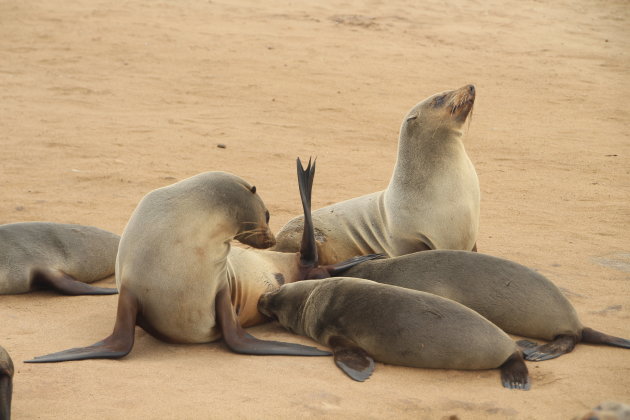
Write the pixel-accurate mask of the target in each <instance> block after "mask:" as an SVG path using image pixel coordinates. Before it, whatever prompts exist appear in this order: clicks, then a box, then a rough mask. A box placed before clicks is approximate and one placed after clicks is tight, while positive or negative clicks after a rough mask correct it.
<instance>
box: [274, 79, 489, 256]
mask: <svg viewBox="0 0 630 420" xmlns="http://www.w3.org/2000/svg"><path fill="white" fill-rule="evenodd" d="M474 100H475V88H474V86H473V85H467V86H464V87H462V88H460V89H457V90H454V91H448V92H443V93H438V94H436V95H433V96H431V97H429V98H427V99H425V100H424V101H422V102H420V103H419V104H417V105H416V106H414V107H413V108H412V109H411V110H410V111H409V113H408V114H407V116H406V117H405V119H404V121H403V123H402V127H401V129H400V138H399V142H398V158H397V161H396V167H395V169H394V174H393V176H392V178H391V181H390V183H389V185H388V187H387V189H385V190H384V191H380V192H377V193H373V194H369V195H365V196H362V197H358V198H354V199H351V200H348V201H344V202H341V203H337V204H333V205H330V206H327V207H324V208H321V209H319V210H316V211H315V212H313V223H314V226H315V237H316V239H317V246H318V252H319V262H320V264H322V265H327V264H334V263H336V262H338V261H342V260H346V259H349V258H351V257H353V256H355V255H366V254H374V253H383V254H386V255H387V256H390V257H395V256H399V255H405V254H410V253H412V252H416V251H423V250H427V249H461V250H467V251H470V250H474V249H476V247H475V241H476V237H477V229H478V224H479V181H478V179H477V173H476V172H475V168H474V166H473V164H472V162H471V161H470V159H469V158H468V155H467V154H466V150H465V149H464V144H463V142H462V135H463V133H462V127H463V125H464V122H465V121H466V119H467V117H468V115H469V113H470V110H471V109H472V107H473V103H474ZM302 229H303V227H302V217H298V218H295V219H293V220H291V221H289V223H287V224H286V226H284V227H283V228H282V229H281V230H280V232H279V233H278V235H277V242H278V243H277V245H276V247H275V248H274V250H276V251H281V252H294V251H297V250H298V249H299V243H300V242H299V240H300V236H301V234H302Z"/></svg>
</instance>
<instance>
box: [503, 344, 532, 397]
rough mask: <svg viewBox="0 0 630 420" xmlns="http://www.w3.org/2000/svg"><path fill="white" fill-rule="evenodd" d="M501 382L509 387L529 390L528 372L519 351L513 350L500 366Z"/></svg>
mask: <svg viewBox="0 0 630 420" xmlns="http://www.w3.org/2000/svg"><path fill="white" fill-rule="evenodd" d="M500 369H501V383H502V384H503V386H504V387H506V388H510V389H522V390H523V391H529V389H530V388H531V384H530V382H529V372H528V371H527V366H526V365H525V361H524V360H523V356H522V355H521V352H520V351H516V352H514V354H512V355H511V356H510V357H509V358H508V359H507V360H506V361H505V363H503V364H502V365H501V367H500Z"/></svg>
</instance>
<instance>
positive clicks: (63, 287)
mask: <svg viewBox="0 0 630 420" xmlns="http://www.w3.org/2000/svg"><path fill="white" fill-rule="evenodd" d="M119 240H120V237H119V236H118V235H115V234H113V233H111V232H107V231H105V230H102V229H98V228H95V227H92V226H81V225H74V224H63V223H48V222H23V223H11V224H7V225H2V226H0V295H6V294H18V293H26V292H29V291H31V290H34V289H37V288H47V289H54V290H56V291H58V292H60V293H63V294H65V295H111V294H116V293H118V291H117V290H116V289H111V288H104V287H94V286H90V285H89V284H86V283H92V282H94V281H96V280H100V279H104V278H106V277H108V276H111V275H112V274H114V265H115V263H116V253H117V251H118V242H119Z"/></svg>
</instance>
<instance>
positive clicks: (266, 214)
mask: <svg viewBox="0 0 630 420" xmlns="http://www.w3.org/2000/svg"><path fill="white" fill-rule="evenodd" d="M269 217H270V216H269V210H265V220H266V222H267V224H269Z"/></svg>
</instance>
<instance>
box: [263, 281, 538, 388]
mask: <svg viewBox="0 0 630 420" xmlns="http://www.w3.org/2000/svg"><path fill="white" fill-rule="evenodd" d="M258 308H259V310H260V311H261V312H262V313H263V314H265V315H267V316H269V317H273V318H275V319H277V320H278V321H279V322H280V324H281V325H282V326H284V327H285V328H287V329H288V330H289V331H292V332H294V333H296V334H301V335H306V336H308V337H311V338H312V339H314V340H316V341H318V342H319V343H321V344H323V345H326V346H329V347H331V348H332V351H333V354H334V359H335V363H336V364H337V366H338V367H339V368H341V369H342V370H343V371H344V372H345V373H346V374H347V375H348V376H350V377H351V378H352V379H354V380H357V381H364V380H366V379H367V378H368V377H369V376H370V375H371V373H372V371H373V370H374V360H377V361H381V362H384V363H390V364H395V365H403V366H412V367H420V368H442V369H492V368H497V367H500V368H501V381H502V383H503V386H505V387H506V388H515V389H529V387H530V384H529V377H528V371H527V367H526V366H525V362H524V361H523V357H522V354H521V351H520V350H519V348H518V347H517V345H516V343H515V342H514V341H513V340H512V339H511V338H510V337H509V336H508V335H507V334H506V333H504V332H503V331H501V330H500V329H499V328H498V327H497V326H495V325H494V324H492V323H491V322H490V321H488V320H486V319H485V318H483V317H482V316H481V315H479V314H478V313H476V312H475V311H473V310H472V309H469V308H467V307H465V306H463V305H461V304H459V303H457V302H454V301H452V300H449V299H445V298H442V297H440V296H436V295H432V294H430V293H424V292H418V291H415V290H409V289H405V288H402V287H397V286H390V285H386V284H380V283H376V282H373V281H370V280H364V279H356V278H349V277H335V278H330V279H324V280H304V281H300V282H297V283H293V284H287V285H284V286H282V287H281V288H280V289H279V290H276V291H273V292H270V293H266V294H264V295H262V296H261V298H260V300H259V303H258Z"/></svg>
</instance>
